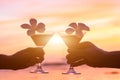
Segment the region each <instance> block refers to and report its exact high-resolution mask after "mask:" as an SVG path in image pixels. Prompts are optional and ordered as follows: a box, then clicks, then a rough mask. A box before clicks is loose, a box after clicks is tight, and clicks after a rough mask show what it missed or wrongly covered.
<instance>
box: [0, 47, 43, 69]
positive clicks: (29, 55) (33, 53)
mask: <svg viewBox="0 0 120 80" xmlns="http://www.w3.org/2000/svg"><path fill="white" fill-rule="evenodd" d="M1 59H3V61H0V64H2V66H1V65H0V69H13V70H17V69H24V68H27V67H29V66H33V65H35V64H36V63H41V62H42V61H43V60H44V51H43V49H42V48H26V49H23V50H21V51H18V52H17V53H15V54H13V55H11V56H6V55H4V57H3V56H2V58H1Z"/></svg>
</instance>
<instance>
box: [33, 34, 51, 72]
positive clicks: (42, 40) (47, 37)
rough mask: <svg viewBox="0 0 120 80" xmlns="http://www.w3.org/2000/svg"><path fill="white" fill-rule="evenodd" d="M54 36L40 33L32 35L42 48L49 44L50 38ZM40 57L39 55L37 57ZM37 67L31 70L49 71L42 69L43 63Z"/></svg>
mask: <svg viewBox="0 0 120 80" xmlns="http://www.w3.org/2000/svg"><path fill="white" fill-rule="evenodd" d="M52 36H53V34H39V35H33V36H31V38H32V40H33V42H34V43H35V45H36V46H38V47H40V48H44V46H45V45H46V44H47V42H48V41H49V40H50V38H51V37H52ZM36 58H37V59H39V58H38V57H36ZM36 65H37V68H36V69H35V70H34V71H31V73H43V74H44V73H48V72H46V71H44V70H43V69H42V65H41V63H38V64H36Z"/></svg>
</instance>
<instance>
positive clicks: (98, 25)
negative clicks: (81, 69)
mask: <svg viewBox="0 0 120 80" xmlns="http://www.w3.org/2000/svg"><path fill="white" fill-rule="evenodd" d="M30 18H36V19H37V20H38V22H43V23H45V25H46V32H61V31H62V32H63V31H65V29H66V28H67V27H68V24H69V23H71V22H83V23H85V24H86V25H87V26H89V27H90V31H89V32H87V33H86V35H85V36H84V38H83V39H82V41H91V42H93V43H94V44H95V45H96V46H98V47H100V48H102V49H104V50H108V51H112V50H120V0H0V53H4V54H13V53H15V52H17V51H19V50H22V49H24V48H27V47H35V44H34V43H33V41H32V39H31V38H30V37H29V36H27V34H26V31H27V30H25V29H22V28H21V27H20V25H21V24H23V23H29V19H30ZM53 41H54V39H53V40H50V41H49V42H48V44H47V45H46V46H45V48H44V49H45V52H46V55H48V56H49V57H50V56H51V57H53V56H65V55H66V54H67V52H66V49H67V47H66V46H65V44H64V42H63V41H62V40H61V39H60V37H59V41H58V42H56V43H53ZM54 46H57V47H55V48H56V49H55V48H53V47H54Z"/></svg>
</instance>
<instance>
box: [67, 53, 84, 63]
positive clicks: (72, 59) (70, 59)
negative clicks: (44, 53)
mask: <svg viewBox="0 0 120 80" xmlns="http://www.w3.org/2000/svg"><path fill="white" fill-rule="evenodd" d="M66 59H67V63H68V64H71V63H73V62H75V61H78V60H80V59H82V57H80V56H77V55H74V54H68V55H67V56H66Z"/></svg>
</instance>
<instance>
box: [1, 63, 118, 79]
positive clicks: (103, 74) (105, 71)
mask: <svg viewBox="0 0 120 80" xmlns="http://www.w3.org/2000/svg"><path fill="white" fill-rule="evenodd" d="M68 67H69V65H50V66H43V68H44V69H45V70H46V71H49V74H39V73H30V71H31V70H33V69H35V66H33V67H29V68H26V69H21V70H16V71H14V70H0V80H120V69H115V68H93V67H89V66H86V65H83V66H79V67H75V70H76V71H77V72H80V73H81V74H79V75H73V74H69V75H63V74H61V73H62V72H65V71H67V69H68Z"/></svg>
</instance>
